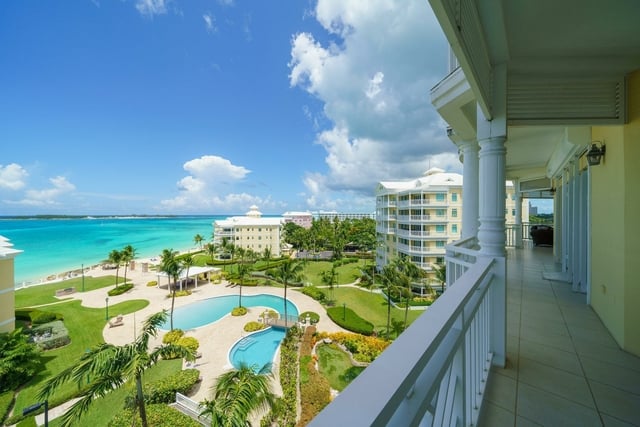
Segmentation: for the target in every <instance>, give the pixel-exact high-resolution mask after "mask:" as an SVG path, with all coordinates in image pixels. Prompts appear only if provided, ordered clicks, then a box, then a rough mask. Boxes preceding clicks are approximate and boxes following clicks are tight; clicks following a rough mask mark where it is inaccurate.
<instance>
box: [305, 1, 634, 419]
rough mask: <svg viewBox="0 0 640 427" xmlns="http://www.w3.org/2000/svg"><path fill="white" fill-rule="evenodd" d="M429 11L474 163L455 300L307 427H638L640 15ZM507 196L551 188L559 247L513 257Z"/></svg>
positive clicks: (446, 111)
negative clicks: (445, 49) (510, 187)
mask: <svg viewBox="0 0 640 427" xmlns="http://www.w3.org/2000/svg"><path fill="white" fill-rule="evenodd" d="M424 4H425V7H428V5H427V2H424ZM428 4H429V5H431V8H432V10H433V12H434V14H435V17H436V19H437V22H438V24H439V26H440V27H441V29H442V32H443V33H444V36H445V38H446V39H447V41H448V43H449V46H450V56H449V59H450V61H449V69H448V70H447V72H446V73H443V78H442V80H441V81H439V82H438V83H437V84H436V85H435V86H433V87H432V89H431V93H430V98H431V103H432V104H433V106H434V107H435V109H436V110H437V112H438V114H439V115H440V116H441V117H442V119H443V120H444V121H445V122H446V123H447V125H448V128H449V129H448V132H447V135H448V136H449V137H450V138H451V140H452V142H453V143H455V144H456V145H457V146H458V149H459V150H460V152H461V154H462V156H463V157H464V159H463V176H464V184H463V188H462V193H463V199H464V207H463V212H462V233H461V238H460V240H458V241H456V242H454V243H453V244H451V245H448V250H447V254H446V255H445V262H446V266H447V284H448V286H449V288H448V290H447V291H446V292H445V293H444V294H443V295H442V296H441V297H440V298H439V299H438V300H436V301H435V302H434V304H433V305H432V306H431V307H429V309H428V310H427V311H426V312H425V313H424V314H422V315H421V316H420V317H419V318H418V319H417V320H416V321H415V322H413V323H412V324H411V326H410V327H409V328H407V329H406V330H405V331H404V332H403V333H402V334H401V335H400V336H399V337H398V339H396V340H395V341H394V342H393V343H392V344H391V345H390V346H389V347H388V348H387V349H386V350H385V351H384V352H383V353H382V355H380V357H378V358H377V359H376V360H375V361H374V362H373V363H372V364H371V365H369V366H368V367H367V369H365V370H364V371H363V372H362V373H361V374H360V375H359V376H358V378H356V379H355V380H354V381H353V382H352V383H351V384H350V385H349V386H348V387H347V388H346V389H345V390H343V391H342V392H341V393H340V395H339V396H338V397H336V398H335V399H334V400H333V401H332V402H331V403H330V404H329V405H328V406H327V407H326V408H325V409H324V410H323V411H322V412H321V413H320V414H319V415H318V416H317V417H316V418H315V419H314V420H313V421H312V422H311V423H310V426H311V427H315V426H328V425H349V426H418V425H420V426H422V425H425V426H436V425H437V426H443V425H460V426H462V425H464V426H470V425H473V426H480V427H483V426H497V425H519V424H531V425H554V426H555V425H571V424H574V425H597V426H601V425H614V424H616V425H638V424H640V417H639V412H638V409H637V408H638V403H639V402H640V389H639V388H638V384H640V377H639V374H638V372H639V369H638V367H639V366H640V357H639V356H640V327H638V325H640V310H638V306H640V286H638V283H639V282H638V277H640V263H639V262H638V255H640V252H639V249H638V248H639V247H640V246H639V245H638V236H640V221H638V215H637V213H638V211H639V210H640V191H638V183H640V168H639V167H638V165H637V163H638V159H639V158H640V143H638V142H639V141H640V25H638V17H639V16H640V2H638V1H635V0H619V1H613V2H604V1H599V2H598V1H584V0H565V1H561V2H547V1H526V0H510V1H480V0H428ZM424 25H431V21H430V20H429V21H427V20H425V22H424ZM416 42H423V40H411V43H416ZM399 145H401V143H400V144H399ZM398 149H401V147H399V148H398ZM505 180H513V182H514V187H515V195H516V198H517V199H518V198H521V197H522V195H523V194H522V193H523V192H526V191H529V190H532V189H535V188H537V189H538V190H543V189H544V190H554V191H548V192H549V194H550V195H552V197H553V198H554V204H553V207H554V209H553V210H554V212H553V213H554V224H553V246H552V247H542V248H541V247H533V248H528V247H523V245H521V244H520V242H518V241H519V240H521V238H522V236H521V235H520V236H518V237H517V238H516V241H517V242H516V245H515V247H511V248H507V247H506V235H505V214H504V211H505V207H506V204H505V200H506V197H505ZM520 234H521V233H520Z"/></svg>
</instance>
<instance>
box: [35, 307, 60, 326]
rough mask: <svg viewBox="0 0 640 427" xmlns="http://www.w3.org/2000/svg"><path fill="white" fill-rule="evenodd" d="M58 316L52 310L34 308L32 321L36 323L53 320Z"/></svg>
mask: <svg viewBox="0 0 640 427" xmlns="http://www.w3.org/2000/svg"><path fill="white" fill-rule="evenodd" d="M56 318H57V316H56V314H55V313H51V312H50V311H40V310H34V311H32V312H31V323H33V324H34V325H41V324H43V323H49V322H53V321H54V320H56Z"/></svg>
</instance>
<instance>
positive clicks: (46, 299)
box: [15, 276, 123, 308]
mask: <svg viewBox="0 0 640 427" xmlns="http://www.w3.org/2000/svg"><path fill="white" fill-rule="evenodd" d="M115 283H116V276H102V277H89V276H85V278H84V291H85V292H88V291H93V290H95V289H100V288H105V287H112V286H114V285H115ZM118 283H123V278H122V276H118ZM71 287H75V288H76V292H82V277H74V278H73V279H69V280H63V281H62V282H56V283H50V284H48V285H37V286H30V287H28V288H22V289H18V290H16V292H15V298H16V308H23V307H33V306H36V305H42V304H51V303H56V302H60V301H62V300H63V299H59V298H56V297H55V294H56V291H57V290H58V289H64V288H71ZM106 296H107V291H106V290H105V297H106ZM64 299H70V298H64Z"/></svg>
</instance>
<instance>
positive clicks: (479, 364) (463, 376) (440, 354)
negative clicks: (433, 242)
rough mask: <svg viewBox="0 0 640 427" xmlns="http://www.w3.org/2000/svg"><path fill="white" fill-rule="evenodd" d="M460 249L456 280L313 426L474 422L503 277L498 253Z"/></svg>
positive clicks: (468, 423)
mask: <svg viewBox="0 0 640 427" xmlns="http://www.w3.org/2000/svg"><path fill="white" fill-rule="evenodd" d="M466 243H467V244H471V243H472V242H466ZM457 250H458V253H459V254H460V256H458V257H457V259H456V261H460V262H461V263H464V267H465V268H464V273H463V274H461V275H460V276H459V277H457V280H456V281H455V283H454V286H450V287H449V288H448V289H447V291H446V292H445V293H444V294H443V295H442V296H441V297H440V298H439V299H438V300H437V301H436V302H435V303H434V304H433V305H432V306H431V307H430V308H429V309H428V310H427V311H426V312H425V313H424V314H422V315H421V316H420V317H419V318H418V319H417V320H416V321H415V322H413V324H412V325H411V326H410V327H409V328H408V329H407V330H406V331H404V332H403V333H402V334H401V335H400V337H398V339H396V341H394V343H393V344H392V345H391V346H389V348H387V350H385V351H384V352H383V353H382V354H381V355H380V356H379V357H378V358H377V359H376V360H375V361H374V362H373V363H372V364H371V365H370V366H369V367H368V368H367V369H365V370H364V371H363V372H362V373H361V374H360V375H359V376H358V377H357V378H356V379H355V380H354V381H353V382H352V383H351V384H350V385H349V387H347V388H346V389H345V390H344V391H343V392H342V393H341V394H340V395H338V397H337V398H336V399H335V400H334V401H333V402H332V403H331V404H329V405H328V406H327V407H326V408H325V409H324V410H323V411H322V412H321V413H320V414H319V415H318V416H317V417H316V418H315V419H314V420H313V421H312V422H311V424H310V426H328V425H349V426H389V425H393V426H418V425H420V426H434V425H437V426H442V425H446V426H469V425H475V424H476V422H477V418H478V414H479V410H480V407H481V404H482V399H483V397H484V388H485V385H486V380H487V377H488V375H489V372H490V369H489V366H490V364H491V361H492V358H493V354H492V352H491V350H490V348H491V345H492V344H491V343H492V339H493V336H492V334H493V333H494V329H495V326H494V325H493V322H494V318H493V312H494V311H496V310H504V307H500V303H499V302H498V304H497V306H495V307H494V306H493V305H494V304H493V298H494V297H495V295H496V293H498V294H499V292H494V291H493V287H494V286H498V288H496V289H498V290H500V286H503V285H504V283H501V280H504V278H502V279H501V278H500V275H499V274H497V275H495V274H494V271H499V270H494V268H495V266H498V265H500V264H501V262H496V261H497V259H495V258H490V257H480V256H477V257H475V256H474V261H475V263H471V262H470V261H471V254H470V252H473V250H472V249H468V248H464V247H461V248H459V249H457ZM450 261H451V260H449V259H448V260H447V266H449V265H450V264H449V262H450ZM467 264H468V265H467ZM503 264H504V263H503V262H502V265H503ZM461 265H462V264H461ZM498 329H499V328H498Z"/></svg>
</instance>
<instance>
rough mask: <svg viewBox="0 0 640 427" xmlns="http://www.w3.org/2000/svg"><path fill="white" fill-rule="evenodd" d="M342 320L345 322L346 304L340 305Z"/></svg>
mask: <svg viewBox="0 0 640 427" xmlns="http://www.w3.org/2000/svg"><path fill="white" fill-rule="evenodd" d="M342 320H347V303H346V302H345V303H342Z"/></svg>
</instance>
